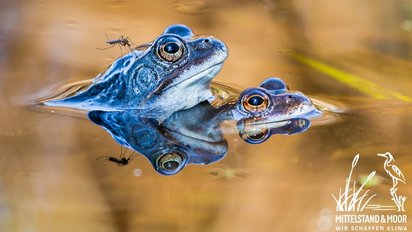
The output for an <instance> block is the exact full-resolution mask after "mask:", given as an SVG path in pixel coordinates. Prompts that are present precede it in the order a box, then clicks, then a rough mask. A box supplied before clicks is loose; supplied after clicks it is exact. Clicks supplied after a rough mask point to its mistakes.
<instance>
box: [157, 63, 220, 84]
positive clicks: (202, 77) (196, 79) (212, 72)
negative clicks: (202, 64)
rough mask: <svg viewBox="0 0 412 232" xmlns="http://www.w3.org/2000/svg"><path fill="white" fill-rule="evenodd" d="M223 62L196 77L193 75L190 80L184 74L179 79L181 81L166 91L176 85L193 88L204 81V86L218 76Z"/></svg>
mask: <svg viewBox="0 0 412 232" xmlns="http://www.w3.org/2000/svg"><path fill="white" fill-rule="evenodd" d="M222 67H223V62H221V63H218V64H215V65H213V66H211V67H209V68H207V69H205V70H203V71H201V72H199V73H197V74H195V75H191V76H190V77H188V78H185V77H184V76H185V73H183V74H182V76H183V77H181V78H179V79H180V81H176V82H173V83H171V84H170V85H169V86H167V87H166V88H165V90H167V89H169V88H172V87H174V86H176V85H181V86H182V87H186V86H192V85H194V84H200V83H198V82H199V81H201V80H203V81H202V82H203V83H204V84H206V83H208V82H209V81H210V80H211V79H212V78H213V77H215V76H216V75H217V73H218V72H219V71H220V70H221V69H222Z"/></svg>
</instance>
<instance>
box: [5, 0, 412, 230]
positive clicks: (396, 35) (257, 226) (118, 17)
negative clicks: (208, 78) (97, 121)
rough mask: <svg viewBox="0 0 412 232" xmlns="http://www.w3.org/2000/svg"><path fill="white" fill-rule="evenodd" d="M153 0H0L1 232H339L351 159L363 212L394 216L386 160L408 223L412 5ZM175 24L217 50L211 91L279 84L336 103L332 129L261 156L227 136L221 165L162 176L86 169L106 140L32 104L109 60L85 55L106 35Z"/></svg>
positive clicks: (270, 146) (322, 126) (281, 139)
mask: <svg viewBox="0 0 412 232" xmlns="http://www.w3.org/2000/svg"><path fill="white" fill-rule="evenodd" d="M153 2H154V1H139V2H137V3H136V2H134V1H70V2H69V1H66V2H64V3H63V2H61V3H57V2H47V1H24V2H19V1H1V3H0V19H1V21H0V22H1V23H0V59H1V62H0V73H1V76H0V93H1V99H0V231H334V228H335V224H334V222H335V217H334V215H335V214H336V210H335V208H336V203H335V201H334V200H333V198H332V196H331V194H334V195H335V196H336V195H338V193H339V188H343V187H344V185H345V178H346V176H347V175H348V173H349V171H350V168H351V163H352V159H353V158H354V156H355V155H356V154H360V159H359V161H358V164H357V166H356V167H355V169H354V171H353V178H352V179H357V178H358V177H360V176H362V175H366V176H367V175H368V174H369V173H370V172H372V171H374V170H376V177H375V178H374V180H375V183H374V184H373V186H372V188H370V193H371V194H377V195H376V196H375V197H374V198H373V199H372V203H373V204H382V205H392V206H393V205H394V204H393V201H391V197H390V195H389V188H390V187H391V183H392V180H391V179H390V178H389V176H388V175H387V174H386V173H385V171H384V169H383V163H384V161H385V159H384V158H381V157H378V156H376V154H377V153H384V152H387V151H389V152H391V153H392V154H393V156H394V157H395V164H396V165H397V166H398V167H399V168H400V169H401V170H402V172H403V174H404V176H405V178H406V183H407V184H399V185H398V194H402V195H405V196H408V197H409V198H408V199H407V200H406V203H405V209H406V212H404V213H403V214H406V215H408V216H409V217H410V216H411V214H412V188H411V186H410V183H412V157H411V155H412V154H411V151H412V145H411V142H410V141H411V138H412V123H411V121H409V120H410V118H411V116H412V107H411V106H412V103H411V101H410V100H411V98H412V92H411V90H412V78H411V77H412V2H411V1H406V0H404V1H402V0H401V1H390V2H389V1H384V0H378V1H360V0H348V1H327V0H320V1H316V3H315V1H305V0H295V1H270V0H265V1H234V0H230V1H215V0H209V1H206V0H205V1H202V0H195V1H186V0H176V1H156V3H153ZM173 23H184V24H187V25H188V26H190V27H191V28H192V29H193V30H194V32H195V33H197V34H211V35H214V36H215V37H217V38H219V39H221V40H222V41H224V42H225V43H226V44H227V46H228V47H229V51H230V56H229V58H228V60H227V62H226V63H225V66H224V68H223V70H222V72H221V73H220V74H219V75H218V77H217V78H216V80H217V81H219V82H223V83H226V84H229V85H233V86H235V87H238V88H240V89H242V88H246V87H250V86H256V85H258V84H259V83H260V82H261V81H262V80H263V79H264V78H266V77H268V76H278V77H281V78H282V79H283V80H285V81H286V82H287V83H288V84H289V86H290V87H291V89H297V90H300V91H302V92H303V93H305V94H308V95H310V96H312V97H314V98H315V99H319V100H322V101H324V102H327V103H330V104H332V106H337V107H338V111H340V113H335V114H338V115H339V116H338V118H339V120H338V121H337V122H333V123H329V122H325V123H322V122H321V121H320V122H319V123H318V124H317V126H314V127H312V128H310V129H309V130H308V131H307V132H305V133H302V134H299V135H294V136H273V137H272V138H270V140H268V141H267V142H265V143H263V144H260V145H250V144H246V143H244V142H243V141H241V140H240V139H239V138H238V136H237V135H230V136H228V139H229V143H230V144H229V146H230V149H229V153H228V154H227V156H226V158H225V159H224V160H222V161H221V162H218V163H215V164H211V165H207V166H197V165H189V166H187V167H186V168H185V170H183V171H182V172H181V173H179V174H177V175H175V176H171V177H165V176H161V175H159V174H157V173H156V172H155V171H154V170H153V168H152V166H151V165H150V164H149V162H147V161H146V160H145V159H144V158H143V157H137V158H136V159H134V160H133V162H132V163H131V164H130V165H129V166H126V167H123V168H119V167H117V166H116V165H114V164H113V163H109V162H104V161H103V160H98V161H96V158H97V157H99V156H101V155H113V156H116V155H118V154H119V150H120V148H119V145H118V144H117V143H116V142H115V141H113V140H112V139H111V137H110V136H109V135H108V134H107V133H106V132H104V131H103V130H102V129H101V128H99V127H98V126H96V125H93V124H92V123H90V122H89V121H88V120H86V119H84V118H83V117H72V116H70V115H64V114H63V115H62V114H53V113H51V112H43V111H39V110H37V109H35V108H33V107H30V104H31V103H32V102H34V99H36V98H37V97H39V96H44V93H47V92H49V91H50V89H53V88H55V87H56V86H60V85H63V84H65V83H70V82H73V81H80V80H83V79H89V78H93V77H94V76H95V75H96V74H98V73H99V72H101V71H103V70H104V69H105V68H106V67H107V66H108V65H109V64H110V63H111V62H112V61H113V60H114V59H115V58H116V57H118V56H120V55H121V51H120V49H119V48H117V47H114V48H111V49H107V50H98V49H96V48H102V47H105V46H106V45H105V41H106V40H107V38H106V35H107V37H108V38H110V39H116V38H118V37H120V35H127V36H129V37H130V38H131V39H132V40H133V42H134V43H136V44H140V43H144V42H147V41H150V40H152V39H153V38H155V37H156V36H158V35H159V34H160V33H161V32H162V31H163V30H164V28H165V27H166V26H168V25H170V24H173ZM302 57H303V58H302ZM310 61H316V62H318V63H316V62H315V63H314V62H310ZM319 62H320V63H321V64H320V63H319ZM322 64H326V65H327V66H324V65H322ZM331 68H332V69H331ZM357 188H359V186H357ZM385 212H386V211H385ZM365 213H366V214H374V213H375V212H371V211H367V212H365ZM378 213H381V212H378ZM386 213H389V214H391V213H392V214H395V213H396V212H395V211H388V212H386ZM411 220H412V219H410V220H409V222H408V223H409V224H403V225H407V226H408V229H409V230H411V229H412V221H411Z"/></svg>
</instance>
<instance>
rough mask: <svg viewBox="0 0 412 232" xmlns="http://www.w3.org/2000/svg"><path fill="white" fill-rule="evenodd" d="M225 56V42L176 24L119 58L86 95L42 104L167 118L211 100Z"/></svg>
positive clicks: (78, 94)
mask: <svg viewBox="0 0 412 232" xmlns="http://www.w3.org/2000/svg"><path fill="white" fill-rule="evenodd" d="M227 54H228V52H227V48H226V46H225V45H224V44H223V43H222V42H221V41H219V40H217V39H215V38H213V37H211V36H196V37H194V36H193V33H192V31H191V29H190V28H188V27H186V26H184V25H179V24H176V25H172V26H170V27H168V28H167V29H166V30H165V31H164V33H163V34H162V35H160V36H159V37H158V38H157V39H156V40H155V41H154V42H152V43H147V44H143V45H141V46H138V47H137V48H135V49H134V50H133V51H132V52H130V53H128V54H126V55H124V56H123V57H120V58H119V59H117V60H116V61H115V62H114V63H113V64H112V65H111V66H110V67H109V68H108V70H107V71H105V72H103V73H102V74H100V75H98V76H97V77H96V78H95V79H94V80H93V83H92V84H91V85H90V86H89V87H88V88H87V89H86V90H85V91H82V92H76V93H74V94H70V95H69V96H67V95H65V97H64V98H62V99H48V100H45V101H43V102H42V103H43V104H44V105H46V106H53V107H69V108H76V109H82V110H87V111H90V110H105V111H116V110H129V109H137V110H139V112H140V114H142V115H143V114H144V115H145V116H156V115H167V113H168V112H169V113H172V112H175V111H176V110H179V109H186V108H190V107H192V106H194V105H196V104H197V103H199V102H200V101H204V100H207V99H209V98H211V97H213V95H212V93H211V90H210V81H211V80H212V78H213V77H214V76H215V75H216V74H217V73H218V72H219V71H220V69H221V68H222V65H223V62H224V60H225V59H226V57H227ZM187 93H190V94H187Z"/></svg>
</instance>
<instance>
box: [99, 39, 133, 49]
mask: <svg viewBox="0 0 412 232" xmlns="http://www.w3.org/2000/svg"><path fill="white" fill-rule="evenodd" d="M106 43H107V44H109V45H110V46H108V47H106V48H97V49H99V50H106V49H109V48H112V47H114V46H116V45H119V46H120V50H122V46H123V47H127V48H128V50H129V51H130V52H131V51H133V48H132V45H134V43H133V42H132V40H131V39H130V38H129V37H124V36H123V35H122V36H120V38H119V39H113V40H109V39H108V40H107V41H106Z"/></svg>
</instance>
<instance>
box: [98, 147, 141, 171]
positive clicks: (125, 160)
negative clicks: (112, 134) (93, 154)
mask: <svg viewBox="0 0 412 232" xmlns="http://www.w3.org/2000/svg"><path fill="white" fill-rule="evenodd" d="M126 153H127V149H126V148H125V149H123V147H122V146H120V156H119V157H113V156H100V157H97V159H96V160H98V159H101V158H104V159H105V160H107V161H110V162H113V163H116V164H117V166H119V167H123V166H126V165H128V164H129V162H130V161H131V160H132V159H134V158H135V157H136V156H137V154H136V152H135V151H132V152H131V154H130V155H128V156H126Z"/></svg>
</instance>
